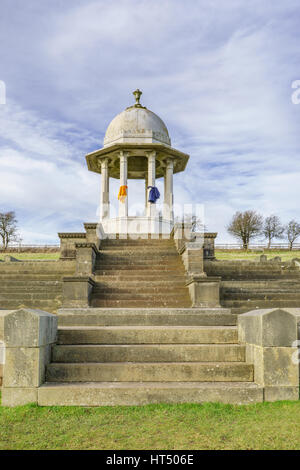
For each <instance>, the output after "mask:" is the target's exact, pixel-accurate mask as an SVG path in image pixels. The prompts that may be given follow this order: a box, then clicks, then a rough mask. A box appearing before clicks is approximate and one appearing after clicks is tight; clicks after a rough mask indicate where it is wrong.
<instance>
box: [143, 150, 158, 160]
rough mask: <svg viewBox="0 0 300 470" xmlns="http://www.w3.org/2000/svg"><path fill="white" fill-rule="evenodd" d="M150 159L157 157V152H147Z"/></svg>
mask: <svg viewBox="0 0 300 470" xmlns="http://www.w3.org/2000/svg"><path fill="white" fill-rule="evenodd" d="M145 154H146V156H147V158H148V159H150V158H155V157H156V150H149V152H145Z"/></svg>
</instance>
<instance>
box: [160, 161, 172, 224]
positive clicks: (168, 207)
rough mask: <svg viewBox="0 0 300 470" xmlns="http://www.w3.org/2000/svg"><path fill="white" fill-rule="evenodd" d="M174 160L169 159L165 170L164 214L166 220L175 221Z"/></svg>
mask: <svg viewBox="0 0 300 470" xmlns="http://www.w3.org/2000/svg"><path fill="white" fill-rule="evenodd" d="M173 171H174V163H173V160H171V159H168V160H167V165H166V170H165V187H164V190H165V197H164V213H163V217H164V219H166V220H173V218H174V215H173Z"/></svg>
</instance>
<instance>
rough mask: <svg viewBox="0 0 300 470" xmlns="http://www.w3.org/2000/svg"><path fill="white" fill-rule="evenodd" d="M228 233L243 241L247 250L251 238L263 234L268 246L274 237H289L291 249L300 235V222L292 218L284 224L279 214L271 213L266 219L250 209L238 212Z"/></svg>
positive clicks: (229, 225) (228, 228) (230, 224)
mask: <svg viewBox="0 0 300 470" xmlns="http://www.w3.org/2000/svg"><path fill="white" fill-rule="evenodd" d="M226 228H227V231H228V233H230V235H232V236H233V237H234V238H236V239H237V240H239V241H240V242H242V244H243V248H244V250H247V249H248V247H249V243H250V241H251V240H253V239H254V238H257V237H261V236H263V237H264V238H265V239H266V240H267V243H268V248H270V247H271V243H272V241H273V240H274V239H284V238H285V239H287V240H288V243H289V249H290V250H292V249H293V245H294V243H295V241H296V240H297V238H298V237H299V236H300V223H298V222H297V221H296V220H294V219H293V220H290V222H289V223H288V224H286V225H283V224H282V223H281V221H280V219H279V217H278V216H277V215H270V216H269V217H266V218H265V219H264V218H263V216H262V215H261V214H259V213H258V212H256V211H252V210H248V211H244V212H239V211H238V212H236V213H235V214H234V216H233V217H232V219H231V221H230V223H229V224H228V226H227V227H226Z"/></svg>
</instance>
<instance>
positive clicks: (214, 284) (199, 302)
mask: <svg viewBox="0 0 300 470" xmlns="http://www.w3.org/2000/svg"><path fill="white" fill-rule="evenodd" d="M220 281H221V278H216V277H215V278H208V277H203V276H202V277H201V276H195V275H192V276H191V277H190V278H189V279H188V281H187V283H186V285H187V286H188V288H189V292H190V296H191V299H192V307H194V308H197V307H204V308H205V307H220Z"/></svg>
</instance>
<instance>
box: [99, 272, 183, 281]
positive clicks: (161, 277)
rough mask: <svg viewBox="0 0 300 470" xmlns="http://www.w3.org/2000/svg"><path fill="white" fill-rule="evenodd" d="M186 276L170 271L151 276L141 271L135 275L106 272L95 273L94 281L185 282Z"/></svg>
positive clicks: (151, 274)
mask: <svg viewBox="0 0 300 470" xmlns="http://www.w3.org/2000/svg"><path fill="white" fill-rule="evenodd" d="M185 279H186V276H185V274H184V273H180V274H178V273H177V272H176V271H174V272H173V271H172V272H171V273H162V271H157V272H156V273H155V274H153V271H149V272H146V271H143V272H142V274H141V273H137V272H134V271H123V272H120V271H114V272H112V271H106V272H104V273H103V274H99V272H98V273H97V272H96V273H95V281H96V282H99V283H100V282H126V283H129V282H130V283H131V282H139V281H141V282H147V283H148V282H153V281H154V282H159V283H161V282H164V283H165V282H175V281H176V282H185Z"/></svg>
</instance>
